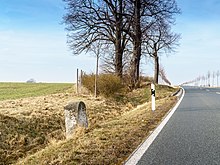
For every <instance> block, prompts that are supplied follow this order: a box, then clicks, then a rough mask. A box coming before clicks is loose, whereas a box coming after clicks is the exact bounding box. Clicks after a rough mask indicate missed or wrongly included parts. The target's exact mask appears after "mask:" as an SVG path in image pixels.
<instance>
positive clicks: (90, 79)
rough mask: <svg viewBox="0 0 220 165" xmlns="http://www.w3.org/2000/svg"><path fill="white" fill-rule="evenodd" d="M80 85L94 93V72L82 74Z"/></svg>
mask: <svg viewBox="0 0 220 165" xmlns="http://www.w3.org/2000/svg"><path fill="white" fill-rule="evenodd" d="M82 85H83V86H84V87H86V88H87V89H88V90H89V91H90V92H92V93H94V90H95V74H88V75H87V74H84V75H83V76H82Z"/></svg>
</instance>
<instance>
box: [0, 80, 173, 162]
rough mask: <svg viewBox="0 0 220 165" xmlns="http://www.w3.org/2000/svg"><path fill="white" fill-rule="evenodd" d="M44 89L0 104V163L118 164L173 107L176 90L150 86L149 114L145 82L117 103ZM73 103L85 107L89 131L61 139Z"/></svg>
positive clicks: (117, 100) (84, 130) (88, 95)
mask: <svg viewBox="0 0 220 165" xmlns="http://www.w3.org/2000/svg"><path fill="white" fill-rule="evenodd" d="M25 85H27V86H28V85H29V84H25ZM25 85H24V86H23V87H24V88H25ZM35 85H37V84H35ZM56 85H57V84H54V86H56ZM51 86H52V84H51ZM26 88H27V87H26ZM45 90H46V91H43V90H42V95H41V96H37V97H30V98H29V97H27V98H19V99H9V100H4V101H1V102H0V164H19V165H20V164H25V165H26V164H54V165H55V164H121V163H122V162H123V161H125V160H126V158H127V157H128V156H129V155H130V154H131V153H132V151H133V150H134V149H135V148H136V147H137V146H138V145H139V144H140V143H141V142H142V141H143V140H144V139H145V138H146V137H147V136H148V135H149V133H150V132H151V131H152V130H153V129H154V128H155V127H156V126H157V124H158V123H159V122H160V121H161V119H162V118H163V116H164V115H165V114H166V113H167V112H168V111H169V109H170V108H171V107H173V105H174V104H175V102H176V98H175V97H173V96H172V97H171V94H172V93H174V92H175V91H176V90H177V89H174V88H171V87H168V86H163V85H157V86H156V90H157V93H156V96H157V97H156V98H157V101H156V103H157V107H156V111H155V112H154V113H153V112H152V111H151V108H150V105H151V104H150V85H149V84H147V83H146V84H144V85H142V88H138V89H136V90H133V91H132V92H126V93H124V94H123V95H120V96H118V97H119V98H120V99H118V98H117V99H113V98H105V97H101V96H100V97H98V98H94V97H91V95H90V94H82V95H79V96H78V95H76V94H75V93H74V92H72V91H74V88H73V87H72V88H67V87H65V88H64V89H62V90H58V91H57V92H58V93H55V94H47V95H45V93H47V89H46V88H45ZM32 92H33V93H34V92H35V88H33V91H32ZM30 93H31V92H30ZM79 100H81V101H84V102H85V104H86V106H87V115H88V118H89V128H87V129H83V128H78V129H77V130H76V132H75V134H74V136H73V138H72V139H69V140H66V139H65V124H64V114H63V113H64V110H63V107H64V105H66V104H67V103H68V102H69V101H79ZM138 105H140V106H138Z"/></svg>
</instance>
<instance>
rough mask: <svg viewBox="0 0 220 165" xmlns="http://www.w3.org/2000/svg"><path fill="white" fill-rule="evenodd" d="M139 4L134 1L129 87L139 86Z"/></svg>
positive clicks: (138, 0)
mask: <svg viewBox="0 0 220 165" xmlns="http://www.w3.org/2000/svg"><path fill="white" fill-rule="evenodd" d="M140 9H141V2H140V0H136V1H135V2H134V10H135V15H134V38H133V40H134V42H133V46H134V48H133V62H132V71H131V73H132V74H131V80H132V82H131V85H132V87H138V86H139V74H140V73H139V72H140V60H141V35H142V34H141V23H140V21H141V11H140Z"/></svg>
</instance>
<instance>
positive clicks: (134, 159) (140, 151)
mask: <svg viewBox="0 0 220 165" xmlns="http://www.w3.org/2000/svg"><path fill="white" fill-rule="evenodd" d="M182 90H183V94H182V96H181V98H180V100H179V101H178V102H177V104H176V105H175V107H174V108H173V109H172V110H171V111H170V113H169V114H168V115H167V116H166V117H165V119H164V120H163V121H162V122H161V123H160V125H159V126H158V127H157V128H156V129H155V130H154V131H153V132H152V134H150V136H148V138H147V139H146V140H145V141H144V142H143V143H142V144H141V145H140V146H139V147H138V148H137V149H136V150H135V151H134V152H133V153H132V154H131V156H130V157H129V158H128V159H127V161H126V162H125V163H124V165H135V164H137V163H138V161H139V160H140V159H141V157H142V156H143V155H144V153H145V152H146V151H147V149H148V148H149V147H150V145H151V144H152V143H153V141H154V140H155V139H156V137H157V136H158V134H159V133H160V131H161V130H162V129H163V127H164V126H165V125H166V123H167V122H168V121H169V119H170V118H171V116H172V115H173V114H174V112H175V111H176V109H177V108H178V106H179V105H180V103H181V101H182V99H183V97H184V95H185V91H184V89H183V88H182Z"/></svg>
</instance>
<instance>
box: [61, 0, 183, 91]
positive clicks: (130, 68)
mask: <svg viewBox="0 0 220 165" xmlns="http://www.w3.org/2000/svg"><path fill="white" fill-rule="evenodd" d="M63 1H64V2H65V3H66V11H67V13H66V15H65V16H64V23H65V24H66V29H67V31H68V44H69V46H70V48H71V49H72V50H73V53H74V54H77V55H78V54H81V53H86V52H90V51H93V52H98V54H97V53H96V55H97V61H98V59H99V58H100V57H102V59H103V61H102V62H103V63H104V66H105V67H104V70H106V71H111V72H113V73H115V74H116V75H117V76H119V77H120V78H122V77H123V75H125V74H127V75H130V79H131V85H132V86H133V87H135V86H136V85H137V84H138V82H139V74H140V62H141V59H142V57H144V56H150V57H152V58H153V59H154V61H155V76H154V78H155V80H154V81H155V83H158V75H159V52H161V51H165V52H169V51H172V50H174V48H175V46H176V44H177V42H178V40H179V38H180V36H179V35H178V34H176V33H174V32H172V31H171V26H172V25H173V24H174V23H175V18H174V16H175V15H176V14H179V13H180V10H179V8H178V7H177V4H176V1H175V0H77V1H76V0H63ZM97 49H99V50H97Z"/></svg>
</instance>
